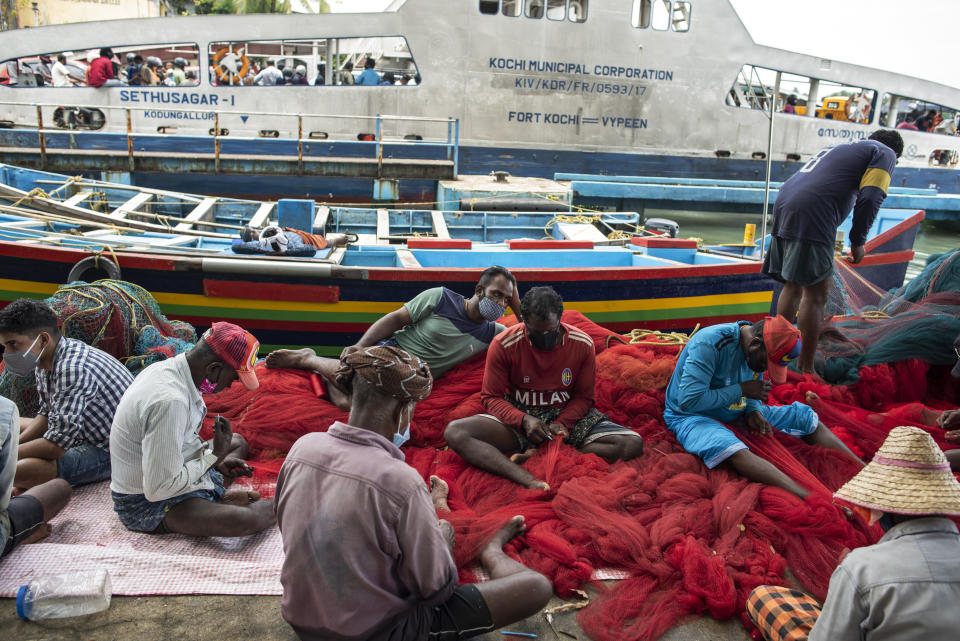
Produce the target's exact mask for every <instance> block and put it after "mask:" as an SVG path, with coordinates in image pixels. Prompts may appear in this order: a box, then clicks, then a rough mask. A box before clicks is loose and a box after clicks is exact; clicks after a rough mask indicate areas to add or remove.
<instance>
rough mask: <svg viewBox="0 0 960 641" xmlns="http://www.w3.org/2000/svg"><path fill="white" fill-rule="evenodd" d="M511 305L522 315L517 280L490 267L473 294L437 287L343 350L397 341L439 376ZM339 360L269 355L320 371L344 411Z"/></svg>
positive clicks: (302, 353) (483, 340)
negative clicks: (338, 377) (338, 378)
mask: <svg viewBox="0 0 960 641" xmlns="http://www.w3.org/2000/svg"><path fill="white" fill-rule="evenodd" d="M508 306H509V307H510V308H511V309H513V312H514V313H515V314H517V315H518V317H519V310H520V298H519V295H518V294H517V280H516V278H514V277H513V274H511V273H510V271H509V270H507V269H505V268H503V267H497V266H494V267H488V268H487V269H485V270H484V271H483V273H482V274H481V275H480V281H479V282H478V283H477V284H476V286H475V287H474V292H473V296H472V297H471V298H464V297H463V296H461V295H460V294H458V293H456V292H454V291H453V290H450V289H447V288H446V287H434V288H432V289H428V290H426V291H425V292H423V293H421V294H419V295H417V296H416V297H415V298H414V299H413V300H411V301H410V302H408V303H406V304H405V305H404V306H403V307H401V308H400V309H398V310H396V311H394V312H390V313H389V314H387V315H386V316H384V317H383V318H381V319H380V320H378V321H377V322H376V323H374V324H373V325H371V326H370V328H369V329H367V331H366V333H364V335H363V336H362V337H361V338H360V340H359V341H357V344H356V345H351V346H349V347H347V348H345V349H344V350H343V354H349V353H350V352H353V351H356V350H358V349H362V348H364V347H370V346H371V345H377V344H381V345H393V346H395V347H399V348H400V349H402V350H404V351H406V352H409V353H411V354H413V355H414V356H417V357H419V358H421V359H423V360H424V361H426V363H427V365H428V366H429V367H430V372H431V373H432V374H433V375H434V376H435V377H439V376H441V375H442V374H443V373H444V372H446V371H447V370H449V369H451V368H452V367H455V366H456V365H459V364H460V363H462V362H463V361H465V360H467V359H468V358H470V357H471V356H473V355H474V354H477V353H479V352H482V351H484V350H486V349H487V346H488V345H489V344H490V341H491V340H493V337H494V336H496V335H497V334H499V333H500V332H502V331H503V330H504V329H505V328H504V326H503V325H501V324H499V323H497V322H495V321H496V320H498V319H499V318H500V317H501V316H503V314H504V313H505V312H506V308H507V307H508ZM339 366H340V363H339V361H338V360H337V359H335V358H324V357H322V356H317V355H316V353H314V351H313V350H312V349H310V348H304V349H299V350H289V349H280V350H277V351H275V352H273V353H271V354H270V355H269V356H267V367H269V368H284V367H289V368H294V369H307V370H312V371H314V372H317V373H318V374H320V375H321V376H322V377H323V379H324V382H325V383H326V395H327V398H328V400H329V401H330V402H331V403H333V404H334V405H336V406H337V407H339V408H340V409H342V410H349V409H350V395H349V394H348V393H347V391H346V390H344V389H342V388H341V387H340V386H339V385H338V384H337V382H336V380H335V376H334V375H335V373H336V371H337V368H338V367H339Z"/></svg>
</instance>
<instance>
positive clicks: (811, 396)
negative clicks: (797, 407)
mask: <svg viewBox="0 0 960 641" xmlns="http://www.w3.org/2000/svg"><path fill="white" fill-rule="evenodd" d="M819 398H820V396H818V395H817V393H816V392H814V391H811V390H808V391H807V393H806V394H804V395H803V402H804V403H807V404H808V405H809V404H810V403H812V402H813V401H815V400H817V399H819Z"/></svg>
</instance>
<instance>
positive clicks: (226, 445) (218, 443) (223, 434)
mask: <svg viewBox="0 0 960 641" xmlns="http://www.w3.org/2000/svg"><path fill="white" fill-rule="evenodd" d="M232 442H233V432H232V431H231V430H230V421H228V420H227V419H225V418H224V417H222V416H218V417H217V420H215V421H214V422H213V453H214V454H215V455H216V457H217V462H216V463H214V466H219V465H220V463H221V462H223V460H224V459H225V458H226V456H227V454H229V453H230V445H231V443H232Z"/></svg>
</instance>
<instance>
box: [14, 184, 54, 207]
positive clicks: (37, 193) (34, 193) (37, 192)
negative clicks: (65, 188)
mask: <svg viewBox="0 0 960 641" xmlns="http://www.w3.org/2000/svg"><path fill="white" fill-rule="evenodd" d="M34 197H37V198H50V196H48V195H47V192H45V191H44V190H42V189H40V188H39V187H34V188H33V189H31V190H30V191H28V192H27V193H26V194H24V195H23V196H22V197H21V198H19V199H18V200H17V201H16V202H15V203H13V205H12V206H13V207H17V206H18V205H20V203H22V202H23V201H25V200H27V199H33V198H34Z"/></svg>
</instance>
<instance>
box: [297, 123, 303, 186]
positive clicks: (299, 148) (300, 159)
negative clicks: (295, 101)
mask: <svg viewBox="0 0 960 641" xmlns="http://www.w3.org/2000/svg"><path fill="white" fill-rule="evenodd" d="M297 173H298V174H301V175H302V174H303V116H302V115H300V114H297Z"/></svg>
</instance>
